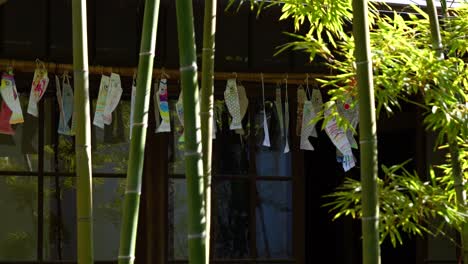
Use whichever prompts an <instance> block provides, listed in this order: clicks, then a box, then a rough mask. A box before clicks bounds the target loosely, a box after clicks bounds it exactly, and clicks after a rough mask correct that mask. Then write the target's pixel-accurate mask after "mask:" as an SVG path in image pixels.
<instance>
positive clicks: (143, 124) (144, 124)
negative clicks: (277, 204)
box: [132, 122, 148, 127]
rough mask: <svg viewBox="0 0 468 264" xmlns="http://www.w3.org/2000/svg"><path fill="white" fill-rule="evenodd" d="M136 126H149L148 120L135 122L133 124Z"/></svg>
mask: <svg viewBox="0 0 468 264" xmlns="http://www.w3.org/2000/svg"><path fill="white" fill-rule="evenodd" d="M136 126H142V127H147V126H148V124H147V123H146V122H141V123H133V124H132V127H136Z"/></svg>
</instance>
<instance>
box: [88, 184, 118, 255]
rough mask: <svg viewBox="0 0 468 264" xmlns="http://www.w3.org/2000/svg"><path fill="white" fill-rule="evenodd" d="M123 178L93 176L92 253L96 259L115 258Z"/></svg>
mask: <svg viewBox="0 0 468 264" xmlns="http://www.w3.org/2000/svg"><path fill="white" fill-rule="evenodd" d="M125 183H126V179H125V178H94V189H93V202H94V203H93V206H94V212H93V213H94V254H95V258H96V260H115V259H116V256H118V252H119V242H120V223H121V218H122V203H123V201H124V195H125Z"/></svg>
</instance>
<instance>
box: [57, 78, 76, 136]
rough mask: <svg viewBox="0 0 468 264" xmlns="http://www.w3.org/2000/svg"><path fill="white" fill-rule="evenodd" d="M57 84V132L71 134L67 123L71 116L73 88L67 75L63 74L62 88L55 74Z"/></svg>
mask: <svg viewBox="0 0 468 264" xmlns="http://www.w3.org/2000/svg"><path fill="white" fill-rule="evenodd" d="M55 83H56V86H57V101H58V104H59V108H60V121H59V127H58V129H57V132H58V133H59V134H62V135H68V136H70V135H72V134H73V133H72V130H71V129H70V126H69V125H68V124H69V122H70V120H71V119H72V116H73V89H72V87H71V85H70V80H69V78H68V75H64V76H63V80H62V88H60V79H59V78H58V77H57V76H55Z"/></svg>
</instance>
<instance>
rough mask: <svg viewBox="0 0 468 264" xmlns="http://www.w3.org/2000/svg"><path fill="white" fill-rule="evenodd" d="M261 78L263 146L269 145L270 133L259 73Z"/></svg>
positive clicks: (263, 90)
mask: <svg viewBox="0 0 468 264" xmlns="http://www.w3.org/2000/svg"><path fill="white" fill-rule="evenodd" d="M260 76H261V78H262V100H263V135H264V138H263V143H262V145H263V146H265V147H269V146H270V133H269V132H268V121H267V115H266V107H265V84H264V83H263V73H262V74H261V75H260Z"/></svg>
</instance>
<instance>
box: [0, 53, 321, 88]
mask: <svg viewBox="0 0 468 264" xmlns="http://www.w3.org/2000/svg"><path fill="white" fill-rule="evenodd" d="M44 64H45V67H46V68H47V70H48V71H49V72H51V73H55V74H62V73H64V72H73V65H72V64H60V63H54V62H44ZM0 67H3V68H7V67H12V68H13V69H14V70H16V71H18V72H31V73H32V72H34V70H35V68H36V62H35V61H22V60H8V59H0ZM111 72H114V73H118V74H120V75H121V76H127V77H132V76H133V75H134V74H135V72H136V68H135V67H108V66H100V65H94V66H92V65H90V66H89V74H90V75H96V74H110V73H111ZM163 72H165V73H166V74H168V75H169V76H170V79H179V77H180V72H179V70H178V69H177V70H175V69H164V68H161V69H154V70H153V76H160V75H161V73H163ZM260 74H261V73H250V72H215V76H214V78H215V80H227V79H231V78H236V79H237V80H239V81H245V82H260ZM307 75H308V76H309V78H310V79H309V80H311V82H313V80H314V79H315V78H324V77H325V75H323V74H316V73H263V78H264V82H265V83H277V82H281V81H283V80H284V79H286V78H287V79H288V83H289V84H303V83H304V80H305V78H306V76H307ZM198 76H201V74H200V73H199V74H198Z"/></svg>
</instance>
